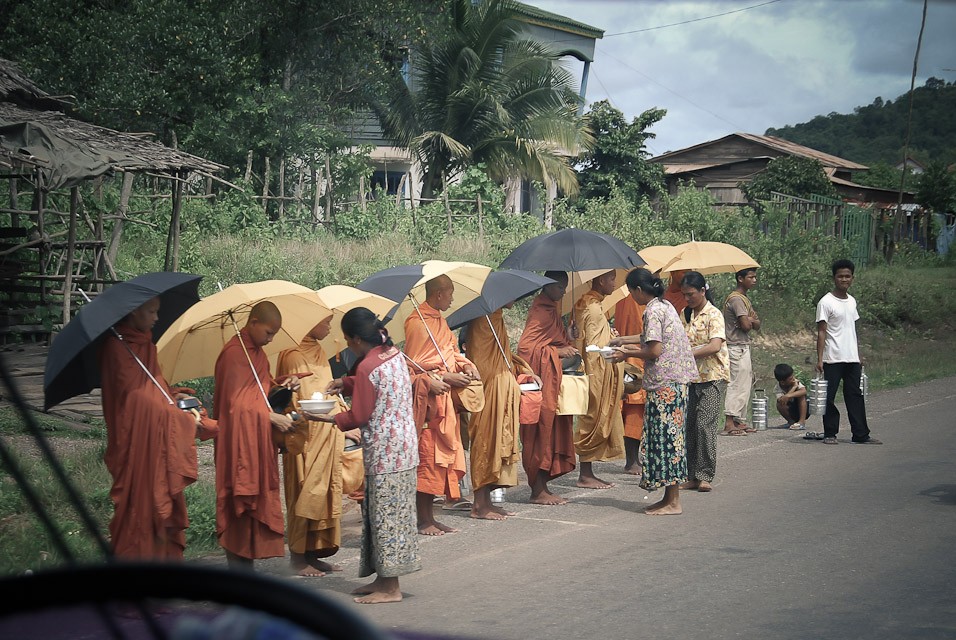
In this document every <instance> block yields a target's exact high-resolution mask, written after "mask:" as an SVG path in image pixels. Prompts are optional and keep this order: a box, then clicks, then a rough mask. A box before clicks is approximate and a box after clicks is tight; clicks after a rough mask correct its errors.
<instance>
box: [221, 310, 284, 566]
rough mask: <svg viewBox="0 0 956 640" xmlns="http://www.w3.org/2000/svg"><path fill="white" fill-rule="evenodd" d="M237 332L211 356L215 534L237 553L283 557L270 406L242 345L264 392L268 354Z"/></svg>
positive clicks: (269, 383) (245, 334)
mask: <svg viewBox="0 0 956 640" xmlns="http://www.w3.org/2000/svg"><path fill="white" fill-rule="evenodd" d="M240 335H241V338H242V344H240V342H239V340H240V336H233V338H232V339H231V340H229V342H227V343H226V344H225V346H224V347H223V348H222V351H221V352H220V354H219V358H218V359H217V360H216V370H215V385H216V390H215V394H214V396H213V407H214V408H215V411H216V418H217V419H218V420H219V437H218V438H216V536H217V537H218V538H219V545H220V546H221V547H222V548H223V549H225V550H226V551H229V552H231V553H234V554H235V555H237V556H239V557H242V558H248V559H257V558H276V557H282V556H284V555H285V542H284V537H285V531H284V526H283V524H284V523H283V518H282V497H281V495H280V494H279V491H280V483H279V457H278V451H277V450H276V446H275V444H273V442H272V428H273V427H272V423H271V422H270V421H269V415H270V413H271V412H270V410H269V407H268V406H267V405H266V401H265V399H264V398H263V397H262V391H261V390H260V389H259V385H258V384H257V383H256V379H255V377H254V376H253V373H252V369H250V366H249V362H248V361H247V360H246V355H245V353H244V352H243V345H245V348H246V351H247V352H248V354H249V358H250V359H251V360H252V366H254V367H255V370H256V372H257V373H258V375H259V380H260V381H261V382H262V386H263V388H264V389H265V390H266V392H268V391H269V389H270V388H271V387H272V385H273V379H272V375H271V373H270V372H269V358H268V356H266V354H265V352H263V351H262V349H261V348H259V347H256V346H255V345H253V344H252V341H251V340H250V338H249V334H248V332H247V331H246V330H245V329H243V330H242V331H241V333H240Z"/></svg>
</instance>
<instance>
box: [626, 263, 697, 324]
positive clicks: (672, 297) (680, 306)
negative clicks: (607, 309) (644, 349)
mask: <svg viewBox="0 0 956 640" xmlns="http://www.w3.org/2000/svg"><path fill="white" fill-rule="evenodd" d="M685 273H687V272H686V271H675V272H674V273H672V274H671V281H670V284H669V285H667V288H666V289H664V299H665V300H667V301H668V302H670V303H671V304H672V305H674V308H675V309H677V313H678V314H680V312H681V311H683V310H684V307H686V306H687V298H685V297H684V294H683V293H682V292H681V290H680V279H681V278H683V277H684V274H685ZM621 335H622V336H623V335H624V334H623V333H622V334H621ZM634 335H636V334H634Z"/></svg>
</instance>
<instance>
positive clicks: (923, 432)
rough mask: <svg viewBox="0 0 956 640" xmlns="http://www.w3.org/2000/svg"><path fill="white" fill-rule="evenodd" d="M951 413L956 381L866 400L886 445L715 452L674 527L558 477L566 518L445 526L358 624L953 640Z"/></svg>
mask: <svg viewBox="0 0 956 640" xmlns="http://www.w3.org/2000/svg"><path fill="white" fill-rule="evenodd" d="M954 404H956V378H949V379H944V380H937V381H934V382H930V383H924V384H920V385H917V386H914V387H910V388H905V389H896V390H891V391H886V392H883V393H879V394H873V395H872V396H871V397H870V401H869V415H870V421H871V427H870V428H871V430H872V432H873V434H874V435H875V436H877V437H880V438H881V439H883V440H884V441H885V442H886V444H885V445H884V446H882V447H880V446H859V445H854V444H850V443H849V432H848V427H845V428H844V431H846V433H842V432H841V437H840V444H839V445H838V446H828V445H824V444H822V443H821V442H819V441H805V440H803V439H801V438H800V437H799V436H794V435H791V433H790V432H788V431H781V430H768V431H766V432H761V433H757V434H753V435H751V436H748V437H746V438H720V439H719V463H718V478H717V482H716V484H715V490H714V491H713V492H712V493H710V494H699V493H685V495H684V514H683V515H682V516H678V517H660V518H658V517H650V516H646V515H643V514H641V513H639V510H640V508H641V506H642V505H643V504H646V503H647V501H646V500H645V496H647V494H646V493H645V492H644V491H643V490H641V489H640V488H639V487H638V486H636V484H635V482H634V481H633V480H631V478H630V477H629V476H625V475H623V474H621V473H620V468H621V467H620V465H618V464H606V465H596V467H598V469H597V471H598V473H599V474H604V475H607V476H608V477H609V478H613V480H614V481H616V482H618V483H620V486H618V487H616V488H614V489H610V490H604V491H588V490H581V489H576V488H574V487H573V478H567V479H566V480H565V481H564V482H562V483H560V485H561V488H562V490H563V491H562V493H563V494H564V495H565V496H566V497H569V498H572V503H571V504H569V505H567V506H563V507H535V506H531V505H527V504H521V503H518V504H515V505H513V506H514V507H515V508H516V510H517V511H518V512H519V514H518V516H516V517H515V518H512V519H509V520H507V521H505V522H501V523H490V522H479V521H472V520H470V519H467V518H466V517H460V518H458V517H455V516H452V517H451V518H450V519H454V521H455V522H456V524H458V525H459V526H461V527H462V528H463V532H462V533H460V534H456V535H454V536H445V537H442V538H434V539H427V540H424V541H423V542H424V545H423V546H424V552H423V553H424V565H425V567H424V569H423V570H422V571H421V572H418V573H416V574H414V575H411V576H408V577H406V578H404V579H403V582H402V584H403V591H404V592H405V593H406V594H407V597H406V599H405V601H404V602H403V603H401V604H398V605H394V606H393V605H386V606H379V607H366V608H364V609H363V612H365V611H366V610H367V615H368V616H369V617H370V618H371V619H372V620H374V621H376V622H378V623H379V625H380V626H382V627H385V628H390V629H416V630H421V631H428V632H437V633H442V634H446V635H458V636H463V637H475V638H497V639H507V640H522V639H525V638H548V639H549V640H559V639H561V638H581V637H591V638H645V637H646V638H649V637H660V638H681V639H692V638H701V639H706V640H716V639H720V638H821V637H834V638H869V639H878V638H887V639H889V638H893V639H896V638H904V637H905V638H953V637H956V418H954V415H956V409H954ZM810 428H811V429H819V430H822V427H821V425H820V421H819V419H818V418H811V420H810ZM657 495H660V494H657ZM526 496H527V491H526V490H518V489H515V490H509V500H510V499H515V500H520V499H521V498H524V497H526ZM654 499H656V497H655V496H651V501H653V500H654ZM456 515H457V514H456ZM347 562H348V566H347V567H346V572H345V576H344V577H342V578H339V577H334V578H331V579H328V582H325V580H326V579H323V584H325V585H327V586H328V587H330V588H331V589H332V595H333V597H335V598H341V599H342V601H346V597H345V595H344V594H341V593H336V592H335V590H336V589H338V590H344V589H345V588H346V587H349V586H352V585H354V584H358V581H357V580H356V579H355V578H354V575H355V573H354V567H355V563H354V561H352V560H351V559H349V560H347ZM311 584H314V583H311ZM326 593H328V592H326Z"/></svg>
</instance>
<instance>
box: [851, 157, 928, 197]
mask: <svg viewBox="0 0 956 640" xmlns="http://www.w3.org/2000/svg"><path fill="white" fill-rule="evenodd" d="M902 174H903V172H902V171H900V170H899V169H897V168H896V167H893V166H890V165H888V164H886V163H885V162H877V163H876V164H874V165H870V168H869V169H868V170H867V171H864V172H861V173H859V174H855V175H854V176H853V181H854V182H856V183H857V184H862V185H866V186H869V187H878V188H880V189H892V190H894V191H896V190H899V188H900V179H901V178H902V177H903V175H902ZM918 181H919V176H917V175H916V174H914V173H913V172H912V171H907V172H906V181H905V182H904V183H903V189H904V190H906V191H915V190H916V184H917V182H918Z"/></svg>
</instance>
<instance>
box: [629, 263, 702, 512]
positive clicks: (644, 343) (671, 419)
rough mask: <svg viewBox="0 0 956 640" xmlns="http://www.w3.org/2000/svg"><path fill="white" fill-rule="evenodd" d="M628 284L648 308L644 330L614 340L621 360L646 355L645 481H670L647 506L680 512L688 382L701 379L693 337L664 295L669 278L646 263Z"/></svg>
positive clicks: (652, 485) (650, 487)
mask: <svg viewBox="0 0 956 640" xmlns="http://www.w3.org/2000/svg"><path fill="white" fill-rule="evenodd" d="M625 282H626V283H627V289H628V291H629V292H630V294H631V297H632V298H634V301H635V302H637V303H638V304H642V305H646V307H645V309H644V333H643V334H641V335H639V336H621V337H618V338H614V339H612V340H611V342H610V344H611V346H619V347H620V352H619V354H617V355H616V356H615V358H614V359H615V360H616V361H618V362H622V361H623V360H624V359H625V358H628V357H632V358H640V359H641V360H644V362H645V365H644V390H645V391H647V405H646V408H645V414H644V438H643V440H641V453H642V454H644V455H643V458H644V469H643V474H642V476H641V487H642V488H643V489H646V490H647V491H654V490H655V489H658V488H660V487H664V497H663V499H661V501H660V502H657V503H655V504H653V505H651V506H650V507H647V508H646V509H645V510H644V513H647V514H648V515H654V516H664V515H679V514H680V513H681V512H682V510H681V504H680V484H681V483H683V482H685V481H686V480H687V457H686V450H685V446H684V412H685V410H686V409H687V384H688V383H689V382H692V381H693V380H696V379H697V365H696V364H694V356H693V355H692V354H691V350H690V342H689V341H688V340H687V334H686V333H685V332H684V326H683V324H682V323H681V321H680V318H679V317H678V315H677V311H676V310H675V309H674V306H673V305H672V304H671V303H670V302H667V301H666V300H664V299H663V298H662V297H663V295H664V283H663V282H661V279H660V278H656V277H654V275H653V274H651V272H650V271H648V270H647V269H643V268H640V267H639V268H637V269H633V270H632V271H631V272H630V273H628V274H627V280H626V281H625Z"/></svg>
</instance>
